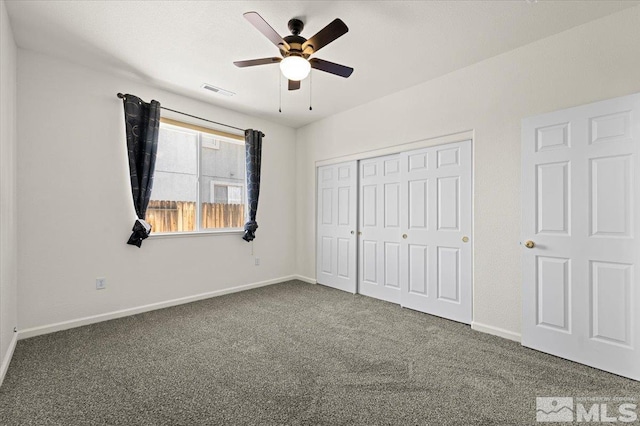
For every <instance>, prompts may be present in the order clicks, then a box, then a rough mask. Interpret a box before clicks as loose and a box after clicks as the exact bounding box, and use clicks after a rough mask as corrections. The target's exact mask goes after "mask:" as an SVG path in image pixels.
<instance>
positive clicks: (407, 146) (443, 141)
mask: <svg viewBox="0 0 640 426" xmlns="http://www.w3.org/2000/svg"><path fill="white" fill-rule="evenodd" d="M474 136H475V132H474V130H466V131H462V132H457V133H451V134H448V135H443V136H436V137H433V138H427V139H421V140H418V141H413V142H407V143H402V144H397V145H392V146H389V147H385V148H379V149H373V150H369V151H362V152H358V153H354V154H347V155H342V156H339V157H332V158H327V159H324V160H316V161H315V163H314V166H315V167H314V168H315V170H314V176H315V182H314V186H315V188H314V198H313V210H314V215H313V216H314V220H313V226H314V231H313V232H314V241H313V247H314V249H316V248H317V245H318V205H317V202H318V168H319V167H322V166H328V165H332V164H338V163H344V162H347V161H354V160H356V161H358V168H359V166H360V160H366V159H368V158H375V157H382V156H385V155H390V154H400V153H401V152H405V151H412V150H415V149H420V148H430V147H434V146H444V145H448V144H452V143H459V142H465V141H470V144H471V232H470V235H471V325H473V321H474V312H475V309H474V308H475V217H476V215H475V149H474V148H475V145H474V141H475V138H474ZM356 186H357V187H358V188H359V186H360V173H358V177H357V180H356ZM359 195H360V194H359V191H356V197H357V199H356V202H357V203H358V204H357V205H359V203H360V198H359ZM359 225H360V223H359V218H357V219H356V229H357V230H359ZM356 232H358V231H356ZM356 240H359V235H357V238H356ZM359 255H360V253H359V251H358V244H357V243H356V258H358V256H359ZM317 257H318V255H317V253H315V256H314V264H315V274H314V281H315V282H316V283H317V276H318V264H317ZM358 269H359V268H357V267H356V271H355V273H356V293H357V292H358V290H359V288H358V280H359V279H360V276H359V270H358Z"/></svg>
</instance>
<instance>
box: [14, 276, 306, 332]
mask: <svg viewBox="0 0 640 426" xmlns="http://www.w3.org/2000/svg"><path fill="white" fill-rule="evenodd" d="M294 279H299V278H298V276H297V275H289V276H285V277H280V278H274V279H271V280H266V281H260V282H257V283H252V284H245V285H240V286H237V287H231V288H225V289H222V290H215V291H210V292H207V293H201V294H196V295H193V296H187V297H181V298H179V299H173V300H167V301H164V302H157V303H151V304H149V305H143V306H137V307H135V308H128V309H122V310H120V311H113V312H107V313H104V314H98V315H91V316H89V317H84V318H77V319H73V320H69V321H62V322H58V323H54V324H47V325H41V326H38V327H32V328H26V329H24V330H19V331H18V339H20V340H22V339H28V338H29V337H35V336H40V335H42V334H49V333H55V332H56V331H62V330H68V329H70V328H75V327H81V326H83V325H89V324H94V323H97V322H102V321H108V320H112V319H116V318H122V317H128V316H130V315H136V314H140V313H143V312H149V311H154V310H156V309H162V308H168V307H171V306H177V305H182V304H185V303H191V302H196V301H198V300H203V299H209V298H211V297H216V296H222V295H225V294H230V293H237V292H239V291H244V290H250V289H252V288H258V287H264V286H267V285H271V284H277V283H281V282H284V281H290V280H294Z"/></svg>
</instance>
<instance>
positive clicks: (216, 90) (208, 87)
mask: <svg viewBox="0 0 640 426" xmlns="http://www.w3.org/2000/svg"><path fill="white" fill-rule="evenodd" d="M201 87H202V88H203V89H205V90H209V91H211V92H214V93H218V94H220V95H224V96H233V95H235V93H233V92H230V91H228V90H224V89H222V88H220V87H216V86H214V85H211V84H207V83H204V84H203V85H202V86H201Z"/></svg>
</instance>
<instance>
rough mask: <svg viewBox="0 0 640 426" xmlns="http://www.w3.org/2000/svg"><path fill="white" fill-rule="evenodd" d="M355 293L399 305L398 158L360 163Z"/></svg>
mask: <svg viewBox="0 0 640 426" xmlns="http://www.w3.org/2000/svg"><path fill="white" fill-rule="evenodd" d="M359 170H360V197H359V198H360V203H359V205H360V209H359V210H360V211H359V215H360V231H361V235H360V236H359V253H360V254H359V256H358V257H359V279H358V283H359V285H358V292H359V293H360V294H363V295H365V296H370V297H375V298H376V299H382V300H386V301H389V302H394V303H400V269H399V268H400V235H401V232H400V155H398V154H395V155H389V156H385V157H376V158H371V159H367V160H362V161H360V168H359Z"/></svg>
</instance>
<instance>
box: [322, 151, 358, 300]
mask: <svg viewBox="0 0 640 426" xmlns="http://www.w3.org/2000/svg"><path fill="white" fill-rule="evenodd" d="M357 179H358V177H357V162H356V161H350V162H346V163H340V164H332V165H329V166H322V167H318V174H317V196H318V200H317V206H318V214H317V219H316V221H317V236H316V237H317V238H316V242H317V247H316V281H317V282H318V283H319V284H324V285H327V286H329V287H334V288H337V289H340V290H344V291H348V292H351V293H355V292H356V235H355V231H356V225H357V223H356V221H357V205H358V204H357V192H356V191H357Z"/></svg>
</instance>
